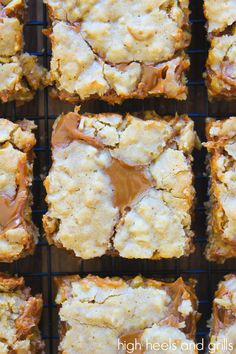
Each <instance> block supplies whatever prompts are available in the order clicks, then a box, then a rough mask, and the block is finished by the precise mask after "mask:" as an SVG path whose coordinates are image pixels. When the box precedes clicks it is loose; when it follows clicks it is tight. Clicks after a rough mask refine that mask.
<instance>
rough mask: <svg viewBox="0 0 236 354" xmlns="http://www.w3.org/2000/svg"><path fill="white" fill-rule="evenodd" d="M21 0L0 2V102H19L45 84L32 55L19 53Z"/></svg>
mask: <svg viewBox="0 0 236 354" xmlns="http://www.w3.org/2000/svg"><path fill="white" fill-rule="evenodd" d="M25 6H26V3H25V1H24V0H12V1H11V0H0V103H1V102H3V103H5V102H8V101H16V102H17V103H23V102H26V101H30V100H32V99H33V97H34V94H35V91H36V90H38V89H40V88H43V87H44V86H46V85H47V84H48V83H49V76H48V73H47V70H46V69H44V68H43V67H42V66H40V65H39V64H38V59H37V57H36V56H31V55H29V54H27V53H23V15H24V8H25Z"/></svg>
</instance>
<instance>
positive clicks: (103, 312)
mask: <svg viewBox="0 0 236 354" xmlns="http://www.w3.org/2000/svg"><path fill="white" fill-rule="evenodd" d="M57 285H58V287H59V289H58V294H57V297H56V302H57V304H59V305H60V306H61V307H60V311H59V318H60V339H61V340H60V345H59V353H67V352H69V351H70V350H73V352H74V353H83V354H87V353H88V354H90V353H92V352H95V353H96V354H104V353H109V354H110V353H127V351H126V349H131V345H132V344H135V345H136V347H135V348H136V350H135V351H134V353H143V354H144V353H150V352H152V350H150V348H151V347H152V346H154V343H156V344H155V345H156V347H157V345H163V346H164V345H167V346H168V345H169V346H171V347H170V350H169V351H167V353H172V352H174V349H173V350H171V349H172V348H174V346H176V350H177V351H178V353H184V349H183V348H184V346H186V347H189V348H190V349H189V350H188V353H191V354H192V353H197V350H195V346H194V339H195V332H196V322H197V318H198V313H197V298H196V295H195V293H194V283H193V282H190V284H188V285H187V284H185V283H184V282H183V280H182V279H181V278H179V279H178V280H176V281H175V282H173V283H164V282H160V281H157V280H153V279H144V278H142V277H141V276H137V277H135V278H133V279H129V280H123V279H121V278H118V277H116V278H100V277H97V276H92V275H89V276H87V277H86V278H80V277H79V276H71V277H64V278H58V279H57ZM88 338H92V340H89V341H88ZM167 348H168V347H167ZM153 352H154V351H153Z"/></svg>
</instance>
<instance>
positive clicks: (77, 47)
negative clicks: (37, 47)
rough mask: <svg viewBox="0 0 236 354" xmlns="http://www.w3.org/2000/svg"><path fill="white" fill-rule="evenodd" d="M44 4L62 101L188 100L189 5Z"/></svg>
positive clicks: (54, 73) (53, 69) (109, 1)
mask: <svg viewBox="0 0 236 354" xmlns="http://www.w3.org/2000/svg"><path fill="white" fill-rule="evenodd" d="M45 2H46V3H47V4H48V6H49V12H50V14H51V17H52V19H53V20H55V21H54V22H53V25H52V33H51V34H50V35H49V36H50V38H51V41H52V52H53V57H52V61H51V74H52V79H53V80H54V81H55V83H56V87H57V90H58V91H59V96H60V97H61V98H63V97H64V99H65V98H67V99H68V100H70V99H71V100H73V98H74V99H75V100H76V97H77V100H78V97H79V98H80V99H81V100H84V99H87V98H89V97H90V96H93V95H96V96H98V97H102V98H103V99H104V100H109V101H110V102H113V103H115V102H116V101H117V102H121V101H122V100H123V99H125V98H132V97H137V98H143V97H146V96H148V95H154V96H155V95H156V96H158V95H160V94H164V95H166V97H169V98H178V99H185V98H186V92H187V90H186V83H185V78H184V74H183V73H184V71H186V70H187V68H188V66H189V62H188V59H187V57H186V56H185V55H184V53H183V50H184V48H186V47H187V46H188V45H189V42H190V33H189V22H188V15H189V10H188V5H189V2H188V1H186V0H184V1H173V2H170V1H157V2H153V1H150V0H145V1H142V2H137V1H127V0H119V1H114V0H106V1H99V0H98V1H89V2H88V1H80V2H74V1H51V0H48V1H45ZM72 8H73V11H71V9H72ZM127 9H129V10H128V11H127ZM70 22H71V23H70ZM62 53H67V55H64V54H63V55H62ZM82 53H83V54H82ZM165 86H166V87H165Z"/></svg>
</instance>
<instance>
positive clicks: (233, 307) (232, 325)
mask: <svg viewBox="0 0 236 354" xmlns="http://www.w3.org/2000/svg"><path fill="white" fill-rule="evenodd" d="M210 345H211V353H215V354H216V353H218V354H219V353H233V352H234V350H235V346H236V276H235V275H233V274H229V275H226V276H225V279H224V281H221V282H220V283H219V285H218V289H217V291H216V293H215V299H214V301H213V313H212V318H211V334H210Z"/></svg>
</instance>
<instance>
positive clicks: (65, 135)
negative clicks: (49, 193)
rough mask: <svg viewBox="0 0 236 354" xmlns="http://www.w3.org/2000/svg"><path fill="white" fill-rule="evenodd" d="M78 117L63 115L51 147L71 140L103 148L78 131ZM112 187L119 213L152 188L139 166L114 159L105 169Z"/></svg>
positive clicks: (65, 143)
mask: <svg viewBox="0 0 236 354" xmlns="http://www.w3.org/2000/svg"><path fill="white" fill-rule="evenodd" d="M79 120H80V116H79V115H78V114H76V113H68V114H67V115H64V116H63V117H62V118H61V120H60V121H59V123H58V124H57V126H56V129H55V130H54V132H53V136H52V145H53V147H55V146H67V145H68V144H70V143H71V142H72V141H73V140H82V141H84V142H86V143H88V144H90V145H92V146H94V147H96V148H104V145H103V143H102V142H101V141H99V140H98V139H96V138H94V137H90V136H87V135H85V134H84V133H83V132H80V131H78V122H79ZM105 172H106V173H107V175H108V176H109V177H110V179H111V183H112V185H113V187H114V206H116V207H118V208H119V209H120V211H121V212H123V211H124V210H125V208H127V207H129V206H130V204H131V203H132V201H133V200H134V199H135V198H136V197H137V196H138V195H140V194H141V193H143V192H144V191H145V190H147V189H148V188H150V187H151V186H153V182H152V181H151V180H149V179H148V178H147V177H146V176H145V173H144V168H143V167H141V166H130V165H127V164H126V163H125V162H123V161H120V160H118V159H116V158H112V162H111V165H110V166H109V167H107V168H105Z"/></svg>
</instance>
